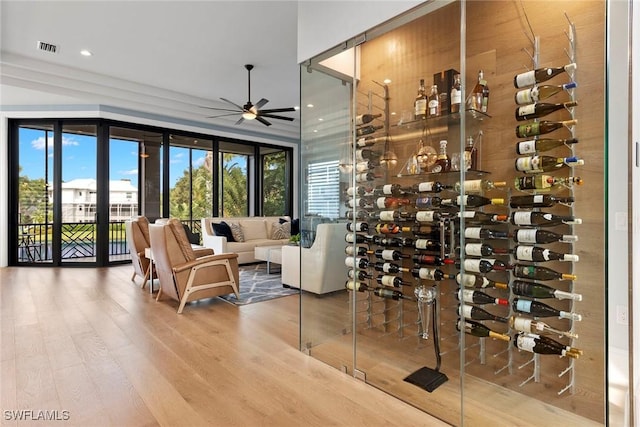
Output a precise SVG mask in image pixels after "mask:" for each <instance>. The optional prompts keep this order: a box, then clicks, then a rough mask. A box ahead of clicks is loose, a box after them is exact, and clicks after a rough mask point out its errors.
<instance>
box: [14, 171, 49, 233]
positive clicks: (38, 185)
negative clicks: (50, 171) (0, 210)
mask: <svg viewBox="0 0 640 427" xmlns="http://www.w3.org/2000/svg"><path fill="white" fill-rule="evenodd" d="M19 173H20V176H19V178H18V186H19V193H18V194H19V196H18V198H19V200H18V213H19V214H20V223H21V224H34V223H43V222H45V219H46V216H49V217H50V216H51V215H52V212H51V210H50V209H49V210H48V211H47V207H48V203H49V195H48V193H47V185H46V182H45V180H44V178H37V179H30V178H29V177H28V176H26V175H22V167H21V168H20V172H19Z"/></svg>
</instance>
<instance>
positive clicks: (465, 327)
mask: <svg viewBox="0 0 640 427" xmlns="http://www.w3.org/2000/svg"><path fill="white" fill-rule="evenodd" d="M456 329H457V330H459V331H464V333H465V334H469V335H473V336H476V337H480V338H485V337H491V338H495V339H499V340H501V341H510V340H511V338H510V337H509V335H507V334H500V333H498V332H495V331H492V330H491V329H489V328H488V327H486V326H485V325H483V324H482V323H480V322H476V321H475V320H470V319H465V320H462V319H458V323H457V324H456Z"/></svg>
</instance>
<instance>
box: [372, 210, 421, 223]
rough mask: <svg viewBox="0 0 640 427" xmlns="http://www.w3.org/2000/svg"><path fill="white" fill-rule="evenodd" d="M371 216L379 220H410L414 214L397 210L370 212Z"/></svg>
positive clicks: (413, 217)
mask: <svg viewBox="0 0 640 427" xmlns="http://www.w3.org/2000/svg"><path fill="white" fill-rule="evenodd" d="M371 218H375V219H379V220H380V221H410V220H413V219H415V214H413V213H409V212H400V211H397V210H392V211H380V212H377V213H372V214H371Z"/></svg>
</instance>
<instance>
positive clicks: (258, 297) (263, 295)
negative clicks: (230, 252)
mask: <svg viewBox="0 0 640 427" xmlns="http://www.w3.org/2000/svg"><path fill="white" fill-rule="evenodd" d="M276 268H277V267H276ZM239 270H240V299H238V298H236V296H235V295H233V294H231V295H224V296H221V297H219V298H222V299H224V300H225V301H227V302H230V303H232V304H235V305H247V304H253V303H254V302H262V301H268V300H271V299H274V298H280V297H286V296H287V295H293V294H297V293H298V292H299V291H298V290H297V289H290V288H284V287H283V286H282V276H281V275H280V274H279V273H273V270H272V274H267V263H264V262H263V263H260V264H248V265H241V266H240V267H239Z"/></svg>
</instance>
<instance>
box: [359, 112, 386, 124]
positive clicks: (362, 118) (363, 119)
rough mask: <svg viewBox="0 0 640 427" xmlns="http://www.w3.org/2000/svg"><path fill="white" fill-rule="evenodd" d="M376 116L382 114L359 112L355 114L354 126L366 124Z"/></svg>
mask: <svg viewBox="0 0 640 427" xmlns="http://www.w3.org/2000/svg"><path fill="white" fill-rule="evenodd" d="M378 117H382V114H360V115H358V116H356V126H362V125H366V124H367V123H369V122H371V121H373V120H374V119H377V118H378Z"/></svg>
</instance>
